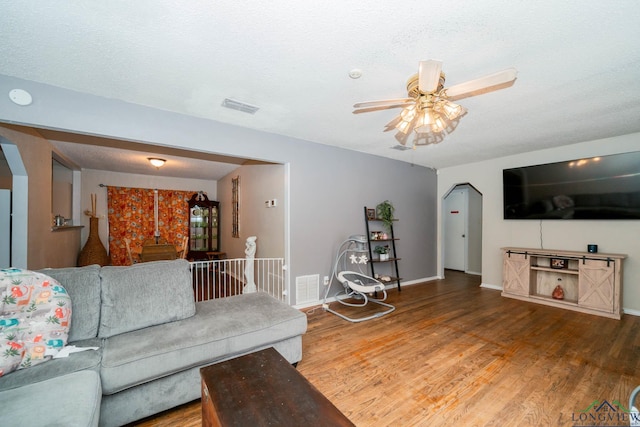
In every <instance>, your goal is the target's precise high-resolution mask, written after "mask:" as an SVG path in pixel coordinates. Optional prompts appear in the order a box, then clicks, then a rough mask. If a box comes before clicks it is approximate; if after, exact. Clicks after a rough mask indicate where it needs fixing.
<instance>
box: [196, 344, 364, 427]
mask: <svg viewBox="0 0 640 427" xmlns="http://www.w3.org/2000/svg"><path fill="white" fill-rule="evenodd" d="M200 377H201V378H202V425H203V426H317V425H322V426H353V425H354V424H353V423H352V422H351V421H349V419H348V418H347V417H345V416H344V415H343V414H342V412H340V411H339V410H338V408H336V407H335V406H334V405H333V404H332V403H331V402H329V400H328V399H327V398H326V397H324V396H323V395H322V393H320V392H319V391H318V390H317V389H316V388H315V387H314V386H313V385H312V384H311V383H309V382H308V381H307V380H306V379H305V378H304V377H303V376H302V375H301V374H300V373H299V372H298V371H297V370H296V369H295V368H294V367H293V366H291V365H290V364H289V362H287V360H286V359H285V358H284V357H282V356H281V355H280V353H278V352H277V351H276V350H274V349H273V348H268V349H266V350H262V351H258V352H256V353H251V354H247V355H245V356H241V357H238V358H235V359H231V360H227V361H225V362H221V363H217V364H215V365H211V366H207V367H205V368H201V369H200Z"/></svg>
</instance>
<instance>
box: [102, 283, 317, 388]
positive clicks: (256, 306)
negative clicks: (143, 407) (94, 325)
mask: <svg viewBox="0 0 640 427" xmlns="http://www.w3.org/2000/svg"><path fill="white" fill-rule="evenodd" d="M196 306H197V312H196V315H195V316H193V317H190V318H188V319H184V320H181V321H179V322H172V323H166V324H164V325H161V326H154V327H152V328H147V329H144V330H139V331H134V332H129V333H126V334H122V335H118V336H114V337H111V338H108V339H106V340H104V347H103V358H102V369H101V376H102V388H103V390H104V393H105V394H113V393H116V392H118V391H121V390H124V389H126V388H129V387H132V386H135V385H138V384H142V383H145V382H147V381H152V380H154V379H157V378H161V377H164V376H167V375H171V374H173V373H175V372H179V371H182V370H185V369H188V368H190V367H195V366H201V365H205V364H210V363H214V362H216V361H218V360H222V359H228V358H231V357H233V356H235V355H238V354H243V353H248V352H250V351H253V350H254V349H257V348H263V347H265V346H267V345H270V344H273V343H276V342H279V341H282V340H285V339H287V338H291V337H295V336H299V335H302V334H303V333H304V332H305V331H306V329H307V318H306V316H305V314H304V313H302V312H300V311H299V310H297V309H295V308H293V307H290V306H288V305H287V304H285V303H283V302H281V301H278V300H277V299H275V298H273V297H271V296H269V295H268V294H266V293H262V292H257V293H251V294H245V295H237V296H233V297H228V298H221V299H215V300H209V301H203V302H199V303H197V304H196Z"/></svg>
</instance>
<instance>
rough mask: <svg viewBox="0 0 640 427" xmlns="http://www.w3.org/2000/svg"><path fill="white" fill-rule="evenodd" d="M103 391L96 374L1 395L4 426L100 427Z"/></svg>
mask: <svg viewBox="0 0 640 427" xmlns="http://www.w3.org/2000/svg"><path fill="white" fill-rule="evenodd" d="M101 401H102V389H101V388H100V376H99V375H98V374H97V372H95V371H82V372H75V373H73V374H68V375H64V376H60V377H56V378H52V379H49V380H45V381H42V382H38V383H33V384H29V385H25V386H24V387H20V388H16V389H13V390H5V391H0V402H2V404H3V408H2V424H3V425H5V426H44V425H46V426H97V425H98V420H99V417H100V402H101Z"/></svg>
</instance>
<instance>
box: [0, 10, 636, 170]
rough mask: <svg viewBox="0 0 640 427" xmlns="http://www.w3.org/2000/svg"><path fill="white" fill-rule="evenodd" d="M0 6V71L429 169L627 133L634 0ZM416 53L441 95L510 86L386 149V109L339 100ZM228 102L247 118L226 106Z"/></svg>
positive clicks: (379, 87) (385, 93)
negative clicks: (249, 110)
mask: <svg viewBox="0 0 640 427" xmlns="http://www.w3.org/2000/svg"><path fill="white" fill-rule="evenodd" d="M0 10H2V13H1V14H0V40H1V41H2V42H1V43H0V58H2V59H1V60H0V74H5V75H8V76H15V77H20V78H23V79H28V80H34V81H37V82H42V83H47V84H50V85H54V86H59V87H63V88H68V89H72V90H75V91H80V92H85V93H89V94H93V95H98V96H101V97H105V98H116V99H120V100H124V101H127V102H132V103H136V104H141V105H146V106H150V107H154V108H159V109H163V110H168V111H174V112H178V113H182V114H189V115H193V116H197V117H202V118H208V119H213V120H217V121H220V122H226V123H231V124H235V125H239V126H244V127H248V128H253V129H258V130H264V131H268V132H272V133H277V134H282V135H287V136H292V137H297V138H302V139H305V140H309V141H314V142H318V143H322V144H329V145H336V146H342V147H346V148H350V149H353V150H358V151H363V152H368V153H372V154H376V155H380V156H385V157H389V158H395V159H399V160H405V161H408V162H412V163H416V164H421V165H425V166H430V167H435V168H442V167H447V166H452V165H458V164H464V163H469V162H473V161H479V160H483V159H488V158H494V157H499V156H505V155H509V154H516V153H522V152H527V151H533V150H538V149H542V148H548V147H553V146H558V145H567V144H572V143H576V142H581V141H587V140H593V139H599V138H605V137H610V136H616V135H622V134H628V133H633V132H638V131H640V120H639V118H640V24H639V23H640V2H638V1H637V0H616V1H614V2H610V3H606V2H595V1H584V0H568V1H557V0H541V1H531V2H521V1H517V2H514V1H513V0H482V1H478V0H476V1H450V0H447V1H443V0H432V1H425V0H417V1H414V0H405V1H402V2H389V1H385V0H367V1H345V0H325V1H323V2H301V1H294V0H275V1H270V2H252V3H251V4H248V3H246V2H238V1H231V0H220V1H190V2H175V1H167V0H154V1H122V0H119V1H108V2H72V1H64V0H63V1H57V2H44V1H42V2H32V1H15V0H14V1H8V0H0ZM429 58H437V59H440V60H442V61H444V67H443V70H444V72H445V73H446V75H447V86H450V85H453V84H456V83H460V82H464V81H466V80H470V79H474V78H477V77H481V76H484V75H486V74H490V73H493V72H496V71H499V70H502V69H505V68H508V67H515V68H516V69H517V70H518V72H519V74H518V79H517V81H516V83H515V85H513V86H512V87H511V88H508V89H505V90H501V91H497V92H493V93H489V94H485V95H482V96H478V97H474V98H469V99H465V100H463V101H461V102H460V103H461V104H462V105H464V106H465V107H466V108H467V109H468V111H469V112H468V114H467V115H466V116H465V117H464V118H463V119H462V121H461V123H460V125H459V126H458V128H457V129H456V131H455V132H454V133H452V134H451V135H449V136H448V137H447V138H446V139H445V141H444V142H442V143H441V144H438V145H436V146H428V147H420V148H418V149H416V150H408V151H398V150H392V149H391V148H390V147H392V146H394V145H396V141H395V139H394V137H393V133H392V132H388V133H383V132H382V130H383V127H384V125H385V124H386V123H387V122H389V121H390V120H391V119H393V118H394V117H395V115H396V114H397V110H387V111H381V112H374V113H368V114H359V115H353V114H352V113H351V111H352V106H353V104H354V103H356V102H359V101H367V100H376V99H386V98H397V97H403V96H405V93H406V92H405V83H406V80H407V78H408V77H409V76H410V75H411V74H414V73H416V72H417V68H418V61H419V60H421V59H429ZM353 68H360V69H362V71H363V75H362V77H361V78H360V79H358V80H354V79H351V78H349V75H348V73H349V71H350V70H351V69H353ZM227 97H230V98H234V99H238V100H241V101H245V102H247V103H250V104H253V105H257V106H259V107H260V110H259V111H258V112H257V113H256V114H255V115H248V114H244V113H239V112H237V111H233V110H228V109H225V108H223V107H222V106H221V103H222V100H223V99H224V98H227ZM1 114H2V113H1V112H0V118H1ZM61 146H62V144H61ZM93 157H94V158H95V156H93ZM98 158H99V157H98ZM94 168H95V166H94Z"/></svg>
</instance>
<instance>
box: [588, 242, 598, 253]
mask: <svg viewBox="0 0 640 427" xmlns="http://www.w3.org/2000/svg"><path fill="white" fill-rule="evenodd" d="M587 252H589V253H591V254H596V253H598V245H594V244H593V243H590V244H588V245H587Z"/></svg>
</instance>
